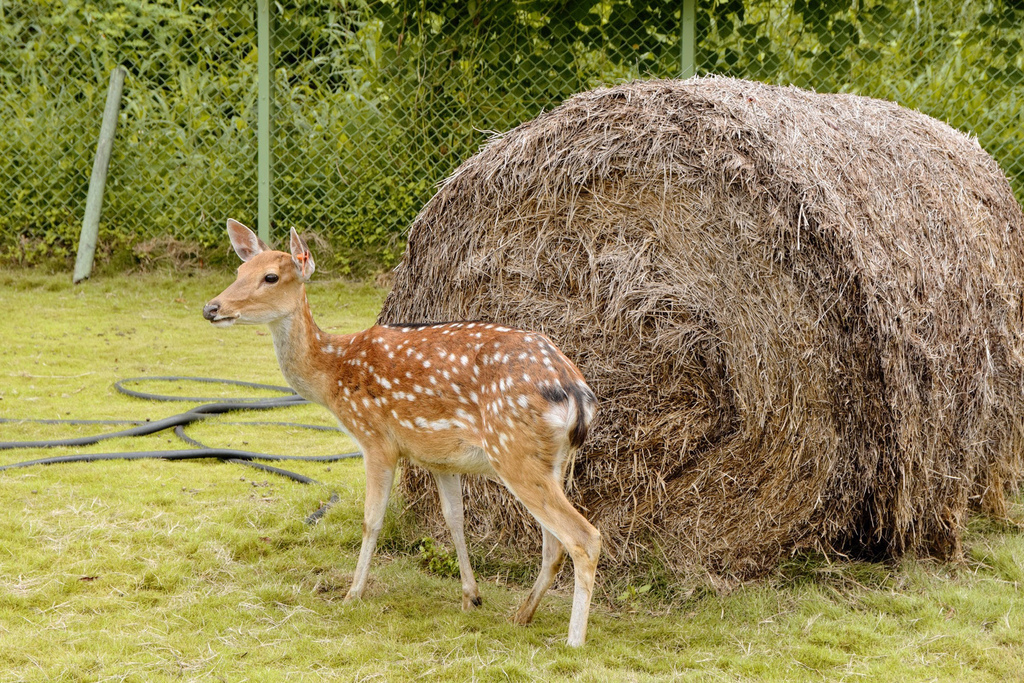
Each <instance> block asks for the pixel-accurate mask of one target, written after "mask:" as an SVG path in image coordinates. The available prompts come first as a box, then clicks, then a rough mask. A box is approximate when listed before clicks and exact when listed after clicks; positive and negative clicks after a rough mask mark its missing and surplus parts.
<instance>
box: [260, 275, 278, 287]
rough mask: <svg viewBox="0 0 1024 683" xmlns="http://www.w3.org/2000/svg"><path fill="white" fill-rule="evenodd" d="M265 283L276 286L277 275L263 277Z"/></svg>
mask: <svg viewBox="0 0 1024 683" xmlns="http://www.w3.org/2000/svg"><path fill="white" fill-rule="evenodd" d="M263 281H264V282H268V283H270V284H274V283H275V282H277V273H267V274H266V275H264V276H263Z"/></svg>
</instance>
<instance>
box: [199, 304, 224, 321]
mask: <svg viewBox="0 0 1024 683" xmlns="http://www.w3.org/2000/svg"><path fill="white" fill-rule="evenodd" d="M219 310H220V304H218V303H217V302H215V301H211V302H210V303H208V304H206V306H204V307H203V317H204V318H206V319H207V320H210V321H212V320H214V319H215V318H216V317H217V311H219Z"/></svg>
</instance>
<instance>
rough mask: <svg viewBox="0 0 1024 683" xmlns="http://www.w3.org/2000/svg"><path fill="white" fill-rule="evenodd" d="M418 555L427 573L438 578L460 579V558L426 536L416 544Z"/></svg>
mask: <svg viewBox="0 0 1024 683" xmlns="http://www.w3.org/2000/svg"><path fill="white" fill-rule="evenodd" d="M416 553H417V555H419V560H420V566H422V567H423V568H424V569H426V570H427V571H429V572H431V573H433V574H437V575H438V576H447V577H450V578H459V576H460V574H459V560H458V558H457V557H456V556H455V555H454V554H453V553H451V552H449V551H448V550H447V549H445V548H444V547H443V546H441V545H438V544H437V542H436V541H434V539H432V538H430V537H429V536H424V537H423V538H421V539H420V540H419V541H418V542H417V543H416Z"/></svg>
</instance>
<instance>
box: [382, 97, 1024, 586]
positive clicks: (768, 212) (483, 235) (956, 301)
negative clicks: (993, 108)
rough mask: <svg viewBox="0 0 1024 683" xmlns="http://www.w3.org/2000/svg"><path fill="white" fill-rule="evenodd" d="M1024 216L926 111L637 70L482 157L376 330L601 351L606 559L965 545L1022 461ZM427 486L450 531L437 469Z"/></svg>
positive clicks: (477, 496) (586, 475)
mask: <svg viewBox="0 0 1024 683" xmlns="http://www.w3.org/2000/svg"><path fill="white" fill-rule="evenodd" d="M1022 227H1024V221H1022V214H1021V209H1020V206H1019V205H1018V203H1017V202H1016V200H1015V199H1014V196H1013V194H1012V192H1011V190H1010V187H1009V184H1008V183H1007V181H1006V178H1005V177H1004V175H1003V173H1002V172H1001V170H1000V169H999V167H998V166H997V164H996V163H995V162H994V161H993V159H992V158H991V157H990V156H989V155H988V154H986V153H985V152H984V151H983V150H982V149H981V147H980V146H979V145H978V144H977V142H976V141H975V140H973V139H970V138H968V137H967V136H965V135H963V134H961V133H959V132H957V131H955V130H953V129H952V128H950V127H949V126H947V125H945V124H943V123H941V122H939V121H936V120H934V119H932V118H930V117H928V116H925V115H923V114H920V113H918V112H915V111H911V110H908V109H904V108H902V107H900V106H898V105H896V104H893V103H890V102H884V101H879V100H874V99H869V98H865V97H858V96H850V95H826V94H816V93H811V92H807V91H804V90H800V89H797V88H783V87H775V86H769V85H764V84H760V83H752V82H747V81H742V80H735V79H729V78H720V77H706V78H697V79H691V80H688V81H648V82H636V83H630V84H625V85H620V86H617V87H612V88H607V89H600V90H595V91H593V92H587V93H583V94H580V95H577V96H575V97H573V98H571V99H569V100H567V101H566V102H565V103H563V104H562V105H561V106H559V107H558V108H556V109H554V110H552V111H549V112H547V113H544V114H542V115H540V116H538V117H537V118H536V119H534V120H533V121H530V122H528V123H524V124H522V125H521V126H519V127H517V128H515V129H514V130H511V131H509V132H508V133H505V134H502V135H498V136H496V137H494V138H493V139H492V140H490V141H489V142H488V143H487V144H486V145H485V146H484V147H483V148H482V150H481V151H480V152H479V153H478V154H477V155H476V156H474V157H472V158H471V159H469V160H468V161H466V162H465V163H463V164H462V165H461V166H460V167H459V168H458V169H457V170H456V171H455V172H454V173H453V174H452V176H451V177H450V178H448V179H447V181H445V183H444V184H443V185H442V187H441V188H440V190H439V191H438V193H437V194H436V195H435V196H434V197H433V199H431V200H430V202H429V203H428V204H427V205H426V206H425V207H424V208H423V210H422V212H421V213H420V214H419V216H418V217H417V218H416V220H415V222H414V223H413V225H412V227H411V231H410V233H409V242H408V249H407V251H406V253H405V256H404V258H403V260H402V262H401V263H400V265H399V266H398V268H397V269H396V272H395V282H394V288H393V291H392V292H391V294H390V296H389V297H388V299H387V301H386V303H385V305H384V309H383V311H382V313H381V316H380V320H381V322H387V323H396V322H406V321H451V320H477V319H485V320H492V321H500V322H501V323H502V324H507V325H513V326H518V327H522V328H527V329H535V330H541V331H543V332H545V333H547V334H548V335H550V337H551V338H552V339H553V340H554V341H555V343H556V344H558V345H559V346H560V347H561V348H562V349H563V350H564V351H565V353H566V355H568V356H569V358H571V359H573V360H574V361H575V362H576V363H577V364H578V365H579V367H580V369H581V370H582V371H583V373H584V375H585V376H586V377H587V379H588V382H589V383H590V385H591V386H592V388H593V389H594V390H595V392H596V393H597V395H598V398H599V400H600V402H601V407H600V411H599V414H598V419H597V421H596V423H595V426H594V429H593V431H592V433H591V436H590V438H589V440H588V442H587V444H586V446H585V448H584V449H583V450H582V451H581V452H580V454H579V456H578V457H577V460H576V463H575V467H574V471H573V475H572V481H571V483H570V491H571V495H572V497H573V499H574V501H575V502H576V503H577V504H578V505H579V506H580V507H581V509H582V510H584V511H585V514H586V515H587V516H588V517H589V519H590V520H591V521H592V522H594V523H595V525H597V526H598V527H599V528H600V529H601V530H602V533H603V537H604V543H605V546H604V549H605V551H606V552H605V556H604V557H605V563H606V564H605V567H606V569H614V568H616V567H618V568H623V569H625V570H627V571H628V570H629V569H630V568H631V567H632V568H633V569H636V568H637V565H636V564H635V563H637V562H638V561H640V560H644V559H645V558H646V559H649V557H650V555H649V553H651V552H654V553H655V554H657V555H660V556H661V561H662V562H664V563H666V564H667V566H669V567H670V568H671V569H672V570H674V571H676V572H693V571H695V570H700V571H707V572H710V573H711V575H712V576H716V577H732V578H733V579H736V578H740V579H742V578H747V577H753V576H756V575H758V574H760V573H762V572H764V571H765V570H766V569H768V568H771V567H772V566H774V565H775V564H777V562H778V561H779V559H780V558H782V557H784V556H785V555H787V554H789V553H792V552H794V551H797V550H800V549H814V550H819V551H824V552H827V553H833V554H834V553H844V554H852V555H855V556H858V557H894V556H899V555H900V554H902V553H905V552H908V551H914V552H918V553H927V554H932V555H938V556H941V557H946V558H951V557H957V556H959V555H960V553H961V532H962V530H963V528H964V525H965V521H966V519H965V517H966V514H967V512H968V510H969V509H971V508H983V509H985V510H987V511H989V512H991V513H994V514H996V515H999V514H1005V513H1006V508H1007V501H1006V499H1005V495H1006V494H1007V492H1009V491H1011V490H1013V489H1014V487H1016V486H1017V485H1018V483H1019V478H1020V475H1021V464H1022V459H1021V449H1022V446H1024V441H1022V417H1021V416H1024V410H1022V386H1024V385H1022V376H1021V375H1022V373H1021V367H1022V364H1021V360H1022V358H1024V355H1022V348H1024V345H1022V339H1021V331H1022V308H1021V307H1022V297H1021V283H1022V281H1024V251H1022V245H1021V238H1022V234H1021V230H1022ZM401 485H402V487H403V488H404V491H405V494H406V496H407V499H408V500H409V501H410V502H411V504H412V506H413V507H414V508H416V509H418V510H419V511H420V512H422V513H423V514H425V515H426V516H427V517H428V519H430V520H432V524H433V525H435V527H436V529H438V530H440V529H441V528H443V522H442V521H441V518H440V514H439V512H438V508H437V496H436V494H435V493H434V492H433V485H432V483H431V482H430V480H429V479H427V478H425V477H424V476H423V474H422V473H421V472H417V471H415V469H414V468H410V469H409V470H407V471H406V472H405V474H403V480H402V484H401ZM467 489H468V490H467V497H468V499H469V500H470V502H469V503H468V505H467V514H468V517H467V523H468V527H469V533H470V535H471V536H472V537H474V538H475V539H476V542H477V543H481V542H483V543H485V544H486V546H485V547H487V548H491V547H500V546H501V545H503V544H508V543H510V542H512V543H514V544H515V547H517V548H523V549H529V550H531V551H533V550H535V549H536V548H538V547H539V540H540V534H539V532H538V531H537V530H536V527H535V526H534V523H533V521H532V519H531V518H529V516H528V514H527V513H526V512H525V510H524V509H523V508H522V506H520V505H519V504H518V503H516V502H515V501H514V500H513V499H512V498H511V496H510V495H509V494H508V493H507V492H506V491H505V489H504V488H502V487H501V486H498V485H495V484H493V483H488V482H485V481H482V480H477V481H471V482H469V483H468V484H467ZM527 529H529V530H530V531H529V532H527ZM481 538H483V539H485V540H483V541H481Z"/></svg>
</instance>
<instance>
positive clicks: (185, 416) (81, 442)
mask: <svg viewBox="0 0 1024 683" xmlns="http://www.w3.org/2000/svg"><path fill="white" fill-rule="evenodd" d="M157 381H160V382H183V381H188V382H202V383H207V384H227V385H231V386H238V387H245V388H247V389H262V390H267V391H277V392H281V393H282V394H284V395H283V396H277V397H272V398H253V399H246V398H232V399H229V400H222V399H219V398H212V397H204V396H169V395H164V394H153V393H148V392H142V391H138V390H135V389H129V388H128V387H127V386H126V385H127V384H137V383H141V382H157ZM114 388H115V389H117V391H119V392H120V393H122V394H125V395H127V396H133V397H135V398H140V399H145V400H149V401H187V402H190V403H203V405H200V406H197V407H195V408H192V409H191V410H187V411H185V412H183V413H179V414H177V415H172V416H171V417H166V418H163V419H162V420H155V421H152V422H143V421H139V420H35V419H17V418H0V423H13V422H31V423H34V424H78V425H81V424H97V425H117V424H120V425H124V424H127V425H133V426H132V427H129V428H127V429H122V430H119V431H115V432H107V433H105V434H96V435H93V436H83V437H76V438H70V439H51V440H45V441H0V450H10V449H12V448H59V447H69V446H70V447H74V446H90V445H92V444H95V443H99V442H100V441H106V440H107V439H116V438H120V437H126V436H146V435H149V434H154V433H156V432H160V431H163V430H165V429H173V430H174V433H175V435H176V436H177V437H178V438H179V439H181V440H182V441H184V442H185V443H187V444H189V445H190V446H193V448H185V449H179V450H167V451H128V452H124V453H82V454H77V455H58V456H54V457H50V458H39V459H36V460H26V461H24V462H16V463H11V464H9V465H0V471H3V470H10V469H15V468H19V467H31V466H33V465H55V464H58V463H68V462H93V461H96V460H141V459H149V458H153V459H157V458H159V459H162V460H189V459H196V458H218V459H220V460H224V461H226V462H231V463H236V464H240V465H248V466H249V467H255V468H256V469H259V470H263V471H264V472H270V473H272V474H277V475H280V476H282V477H287V478H289V479H291V480H293V481H297V482H299V483H300V484H320V482H318V481H316V480H315V479H311V478H310V477H307V476H304V475H302V474H299V473H297V472H290V471H288V470H285V469H281V468H279V467H272V466H270V465H264V464H262V463H260V462H257V461H260V460H263V461H271V462H275V461H284V460H303V461H310V462H336V461H338V460H348V459H351V458H358V457H361V456H362V453H359V452H354V453H341V454H339V455H270V454H267V453H256V452H253V451H245V450H238V449H233V448H211V447H209V446H206V445H205V444H202V443H200V442H199V441H196V440H195V439H193V438H191V437H189V436H187V435H186V434H185V427H186V426H188V425H190V424H192V423H193V422H196V421H198V420H203V419H205V418H207V417H210V416H211V415H221V414H224V413H228V412H231V411H235V410H269V409H271V408H285V407H289V406H297V405H304V404H307V403H309V401H307V400H306V399H304V398H302V397H301V396H298V395H297V394H296V393H295V392H294V391H292V390H291V389H290V388H289V387H280V386H275V385H272V384H257V383H254V382H242V381H238V380H229V379H217V378H211V377H167V376H163V377H132V378H129V379H123V380H119V381H117V382H115V383H114ZM229 424H245V425H254V426H262V425H275V426H286V427H300V428H303V429H315V430H319V431H332V432H333V431H338V430H337V429H335V428H333V427H323V426H319V425H307V424H298V423H294V422H235V423H229ZM337 501H338V494H336V493H332V494H331V498H330V500H329V501H328V502H327V503H325V504H324V505H322V506H321V507H320V508H319V509H317V510H316V511H315V512H313V514H311V515H310V516H309V517H307V518H306V523H307V524H315V523H316V522H317V521H318V520H319V519H320V518H321V517H323V516H324V514H325V513H326V512H327V510H328V509H329V508H330V506H331V505H333V504H334V503H336V502H337Z"/></svg>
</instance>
